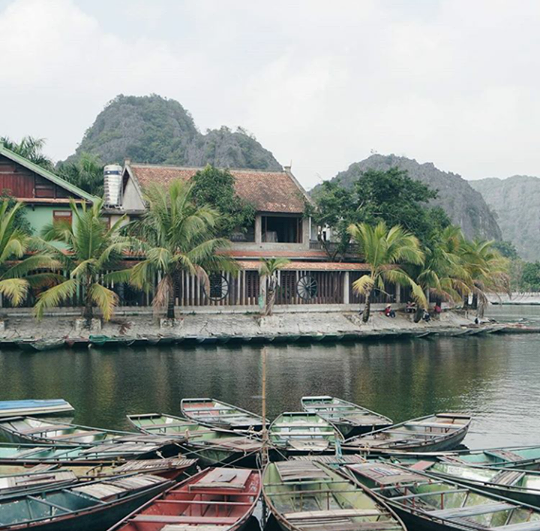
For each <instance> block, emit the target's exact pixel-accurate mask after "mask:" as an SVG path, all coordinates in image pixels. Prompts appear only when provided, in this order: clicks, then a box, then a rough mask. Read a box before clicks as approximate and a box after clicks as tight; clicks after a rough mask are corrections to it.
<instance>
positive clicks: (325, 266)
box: [238, 260, 369, 271]
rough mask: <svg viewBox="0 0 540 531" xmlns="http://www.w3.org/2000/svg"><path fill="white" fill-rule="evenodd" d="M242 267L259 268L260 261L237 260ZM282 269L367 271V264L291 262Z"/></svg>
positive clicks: (248, 268)
mask: <svg viewBox="0 0 540 531" xmlns="http://www.w3.org/2000/svg"><path fill="white" fill-rule="evenodd" d="M238 264H239V265H240V267H241V268H242V269H246V270H254V269H259V266H260V265H261V262H259V261H257V260H239V261H238ZM283 270H284V271H369V265H367V264H350V263H343V262H291V263H290V264H288V265H286V266H285V267H284V268H283Z"/></svg>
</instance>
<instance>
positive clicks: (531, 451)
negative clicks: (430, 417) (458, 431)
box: [435, 446, 540, 470]
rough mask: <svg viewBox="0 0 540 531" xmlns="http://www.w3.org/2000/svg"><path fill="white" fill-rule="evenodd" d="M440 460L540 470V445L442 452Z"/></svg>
mask: <svg viewBox="0 0 540 531" xmlns="http://www.w3.org/2000/svg"><path fill="white" fill-rule="evenodd" d="M435 457H437V458H438V459H439V460H440V461H447V462H451V463H463V464H470V465H480V466H490V467H497V468H521V469H525V470H540V446H521V447H507V448H489V449H485V450H466V451H462V452H452V453H448V454H441V455H439V456H435Z"/></svg>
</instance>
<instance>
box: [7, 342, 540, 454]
mask: <svg viewBox="0 0 540 531" xmlns="http://www.w3.org/2000/svg"><path fill="white" fill-rule="evenodd" d="M539 346H540V337H539V336H536V335H535V336H488V337H472V338H441V339H436V340H434V339H416V340H407V341H386V342H366V343H357V344H353V343H350V344H336V345H324V344H320V343H318V344H315V345H294V344H293V345H289V346H287V345H276V346H269V347H268V358H267V366H268V397H269V401H268V408H269V416H270V417H274V416H277V415H278V414H279V413H280V412H282V411H294V410H297V409H298V408H299V407H300V398H301V397H302V396H303V395H306V394H331V395H336V396H340V397H343V398H345V399H348V400H351V401H353V402H357V403H359V404H363V405H365V406H366V407H369V408H371V409H374V410H375V411H378V412H380V413H383V414H384V415H387V416H389V417H391V418H393V419H394V420H395V421H400V420H405V419H407V418H411V417H416V416H421V415H427V414H430V413H432V412H434V411H441V410H455V411H470V412H471V413H473V415H474V416H475V423H474V425H473V433H471V434H470V435H469V436H468V438H467V440H466V442H467V444H468V445H469V446H473V447H480V446H490V445H503V444H534V443H538V442H539V441H540V423H539V422H538V420H539V417H540V412H539V408H538V405H539V403H540V402H539V398H540V378H539V373H540V364H539V363H538V350H539ZM261 348H262V347H259V346H235V347H228V348H226V347H215V348H192V349H186V348H181V346H173V347H166V348H163V347H161V348H159V347H149V348H141V349H131V348H126V349H120V350H110V351H107V350H103V351H101V350H96V349H89V350H82V351H71V350H59V351H50V352H42V353H27V352H19V351H16V350H14V351H5V352H0V399H1V400H6V399H21V398H30V397H32V398H55V397H63V398H65V399H67V400H69V401H70V402H71V403H72V404H73V405H74V406H75V408H76V417H75V421H76V422H79V423H81V424H87V425H97V426H103V427H108V428H122V429H127V428H128V424H127V422H126V420H125V415H126V414H128V413H137V412H139V413H140V412H152V411H163V412H170V413H176V414H177V413H179V404H180V400H181V399H182V398H184V397H193V396H212V397H217V398H221V399H223V400H225V401H227V402H232V403H234V404H238V405H240V406H242V407H244V408H246V409H251V410H254V411H260V398H259V395H260V380H261V378H260V376H261V355H260V353H261Z"/></svg>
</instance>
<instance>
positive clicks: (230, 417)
mask: <svg viewBox="0 0 540 531" xmlns="http://www.w3.org/2000/svg"><path fill="white" fill-rule="evenodd" d="M180 408H181V410H182V414H183V415H184V416H185V417H187V418H189V419H191V420H194V421H195V422H199V423H200V424H204V425H206V426H212V427H216V428H226V429H231V430H260V429H261V428H262V425H263V419H262V417H261V416H260V415H256V414H255V413H251V412H250V411H246V410H245V409H242V408H239V407H237V406H233V405H231V404H227V403H226V402H221V401H219V400H216V399H214V398H184V399H183V400H182V401H181V403H180Z"/></svg>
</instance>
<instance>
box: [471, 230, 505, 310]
mask: <svg viewBox="0 0 540 531" xmlns="http://www.w3.org/2000/svg"><path fill="white" fill-rule="evenodd" d="M461 255H462V259H463V264H464V267H465V269H466V271H467V273H468V275H469V279H470V280H469V287H470V290H471V292H472V294H473V307H474V306H477V308H478V316H479V317H483V313H484V306H485V304H486V303H487V302H488V295H489V294H499V293H509V292H510V278H509V275H508V270H509V264H508V260H507V259H506V258H503V257H502V256H501V255H500V254H499V252H498V251H496V250H495V249H494V247H493V241H484V240H474V241H467V240H465V241H464V243H463V247H462V252H461Z"/></svg>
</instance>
